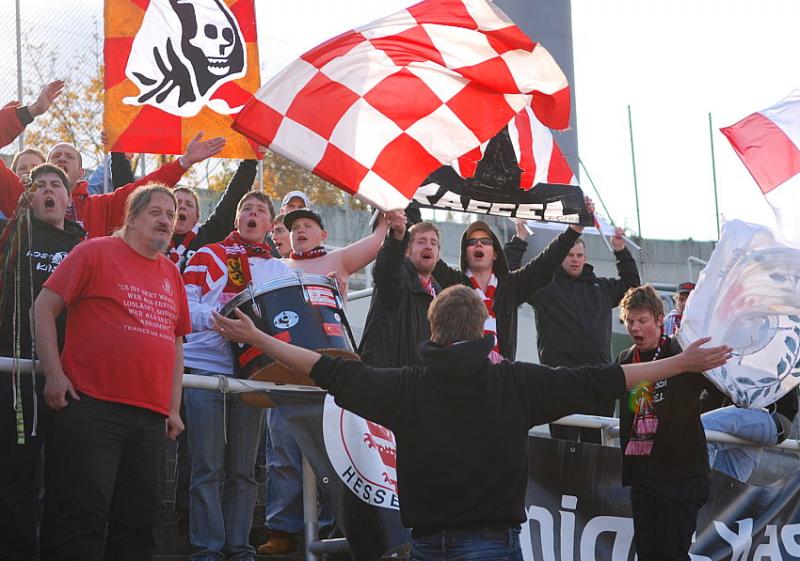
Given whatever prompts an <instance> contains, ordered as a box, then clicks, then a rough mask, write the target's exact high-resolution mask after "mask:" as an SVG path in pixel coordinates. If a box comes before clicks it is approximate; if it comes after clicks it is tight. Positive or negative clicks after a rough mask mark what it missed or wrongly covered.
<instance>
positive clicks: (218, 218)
mask: <svg viewBox="0 0 800 561" xmlns="http://www.w3.org/2000/svg"><path fill="white" fill-rule="evenodd" d="M257 166H258V161H257V160H242V161H241V163H239V167H238V168H237V169H236V173H235V174H234V176H233V179H231V182H230V183H228V186H227V187H226V188H225V192H224V193H222V197H221V198H220V200H219V202H218V203H217V207H216V208H215V209H214V212H212V213H211V216H209V217H208V219H207V220H206V221H205V222H204V223H203V225H202V226H200V232H201V233H202V235H203V237H204V238H205V240H206V243H213V242H219V241H222V240H223V239H224V238H225V236H227V235H228V234H230V233H231V230H233V221H234V220H235V219H236V205H238V204H239V199H241V198H242V197H243V196H244V194H245V193H247V192H248V191H249V190H250V189H252V187H253V181H255V178H256V168H257ZM198 211H199V209H198Z"/></svg>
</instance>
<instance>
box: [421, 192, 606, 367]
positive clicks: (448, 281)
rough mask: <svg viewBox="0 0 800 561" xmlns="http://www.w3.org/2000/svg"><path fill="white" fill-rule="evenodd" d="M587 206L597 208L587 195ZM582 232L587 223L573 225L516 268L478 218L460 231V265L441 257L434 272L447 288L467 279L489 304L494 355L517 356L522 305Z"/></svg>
mask: <svg viewBox="0 0 800 561" xmlns="http://www.w3.org/2000/svg"><path fill="white" fill-rule="evenodd" d="M586 208H587V210H588V212H589V213H594V204H593V203H592V200H591V199H590V198H588V197H587V198H586ZM581 232H583V226H579V225H571V226H570V227H569V228H567V230H566V231H564V232H563V233H561V234H560V235H559V236H558V237H557V238H556V239H555V240H553V241H552V242H550V244H549V245H548V246H547V247H546V248H545V249H544V250H543V251H542V252H541V253H540V254H539V255H538V256H536V258H534V259H533V260H531V261H530V262H529V263H528V264H527V265H525V266H524V267H522V268H520V269H517V270H515V271H511V270H510V269H509V266H508V261H507V259H506V255H505V252H504V251H503V248H502V245H501V244H500V240H499V239H498V238H497V236H496V235H495V234H494V232H492V229H491V228H490V227H489V225H488V224H486V223H485V222H482V221H477V222H473V223H472V224H470V225H469V226H467V229H466V230H465V231H464V234H463V235H462V236H461V270H458V269H453V268H451V267H449V266H448V265H447V264H446V263H445V262H444V261H441V260H440V261H439V263H438V264H437V265H436V268H435V269H434V271H433V276H434V277H435V278H436V279H437V280H438V281H439V283H440V284H441V285H442V287H443V288H446V287H448V286H452V285H455V284H464V285H466V286H469V287H471V288H472V289H473V290H475V293H476V294H477V295H478V296H479V297H480V298H481V300H482V301H483V302H484V304H485V305H486V310H487V312H488V314H489V315H488V318H487V319H486V323H485V325H484V330H485V332H486V333H491V334H493V335H494V337H495V344H494V348H493V349H492V352H491V354H490V358H491V360H492V361H493V362H500V361H501V360H502V359H504V358H507V359H509V360H514V358H515V355H516V352H517V308H519V306H520V305H521V304H523V303H524V302H525V301H527V300H528V299H530V298H531V297H532V296H533V294H534V293H535V292H536V291H537V290H539V289H540V288H542V287H544V286H545V285H547V284H548V283H549V282H550V281H551V280H552V278H553V273H554V272H555V271H556V269H557V268H558V267H559V266H560V265H561V262H562V261H563V260H564V258H565V257H566V256H567V254H568V253H569V250H570V249H571V248H572V246H573V245H574V244H575V240H577V239H578V237H579V236H580V235H581Z"/></svg>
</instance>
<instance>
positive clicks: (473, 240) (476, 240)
mask: <svg viewBox="0 0 800 561" xmlns="http://www.w3.org/2000/svg"><path fill="white" fill-rule="evenodd" d="M479 243H480V244H481V245H494V240H493V239H492V238H470V239H468V240H467V246H470V247H471V246H474V245H478V244H479Z"/></svg>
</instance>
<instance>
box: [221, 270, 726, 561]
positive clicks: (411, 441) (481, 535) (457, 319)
mask: <svg viewBox="0 0 800 561" xmlns="http://www.w3.org/2000/svg"><path fill="white" fill-rule="evenodd" d="M237 316H238V317H239V318H240V319H238V320H233V319H227V318H223V317H222V316H220V315H219V314H216V315H215V322H216V329H217V331H218V332H219V333H220V334H221V335H222V336H223V337H226V338H228V339H230V340H232V341H238V342H246V343H250V344H251V345H253V346H255V347H258V348H260V349H262V350H263V351H264V352H266V353H267V354H268V355H270V356H272V357H273V358H274V359H276V360H278V361H280V362H282V363H284V364H285V365H287V366H288V367H290V368H292V369H293V370H295V371H297V372H300V373H307V374H310V375H311V377H312V378H313V379H314V380H315V381H316V382H317V383H318V384H319V385H320V386H321V387H323V388H325V389H327V390H328V391H329V392H330V393H331V394H332V395H333V396H334V397H335V398H336V403H337V404H338V405H339V406H341V407H343V408H346V409H349V410H350V411H353V412H354V413H356V414H358V415H361V416H363V417H364V418H366V419H369V420H371V421H373V422H376V423H380V424H382V425H384V426H385V427H386V428H389V429H391V430H392V431H394V434H395V438H396V441H397V476H398V486H399V488H400V489H401V493H402V497H401V507H400V516H401V519H402V521H403V525H404V526H406V527H410V528H412V533H411V535H412V540H411V556H410V558H411V559H412V560H419V559H426V560H432V559H448V558H456V557H457V556H458V555H460V554H464V553H470V554H471V556H470V559H473V560H476V561H478V560H488V559H499V558H503V559H509V560H513V561H521V560H522V553H521V550H520V544H519V532H520V529H519V527H520V524H521V523H522V522H524V521H525V520H526V519H527V517H526V514H525V502H524V501H525V487H526V482H527V454H528V430H529V429H530V428H531V427H532V426H534V425H537V424H541V423H545V422H547V421H550V420H553V419H557V418H559V417H562V416H564V415H568V414H570V413H572V412H574V411H576V410H578V409H580V408H582V407H585V406H587V405H589V404H591V403H594V402H598V401H602V400H604V399H608V398H610V397H612V396H614V395H618V394H619V393H620V392H623V391H624V390H625V388H630V387H633V386H635V385H636V384H639V383H641V382H644V381H648V380H659V379H663V378H667V377H670V376H674V375H676V374H679V373H681V372H687V371H700V370H707V369H710V368H714V367H717V366H719V365H721V364H724V363H725V362H726V360H727V359H728V358H729V357H730V350H731V349H730V348H729V347H715V348H709V349H702V348H700V345H702V344H704V343H706V342H707V341H708V339H700V340H698V341H696V342H694V343H693V344H691V345H690V346H689V347H687V349H686V350H685V351H684V352H683V353H681V354H679V355H676V356H674V357H671V358H669V359H664V360H661V361H657V362H650V363H642V364H629V365H625V366H619V365H604V366H592V367H582V368H564V369H559V370H555V369H552V368H549V367H547V366H540V365H536V364H526V363H522V362H518V363H512V362H509V361H502V362H500V363H498V364H492V363H491V361H490V360H489V353H490V352H491V350H492V347H493V346H494V340H493V337H490V336H488V335H487V336H484V321H485V320H486V317H487V312H486V308H485V306H484V304H483V302H482V301H481V300H480V298H479V297H478V296H477V295H476V294H475V293H474V292H473V291H472V290H470V289H469V288H466V287H463V286H455V287H451V288H448V289H446V290H444V291H443V292H442V293H441V294H440V295H439V296H437V297H436V299H435V300H434V301H433V303H432V304H431V307H430V309H429V316H428V317H429V319H430V323H431V339H430V341H428V342H425V343H422V344H421V345H420V356H421V357H422V361H423V363H424V366H406V367H403V368H374V367H371V366H368V365H366V364H364V363H361V362H358V361H350V360H342V359H339V358H331V357H328V356H321V355H319V354H318V353H316V352H314V351H309V350H305V349H300V348H298V347H294V346H292V345H289V344H287V343H284V342H282V341H279V340H277V339H274V338H272V337H270V336H269V335H266V334H265V333H262V332H260V331H258V330H257V329H256V328H255V326H254V325H253V323H252V321H250V320H249V319H248V318H247V317H246V316H245V315H244V314H241V313H237ZM476 481H480V482H481V484H480V485H476V484H475V482H476ZM479 552H480V553H483V555H480V554H479Z"/></svg>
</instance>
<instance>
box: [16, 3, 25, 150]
mask: <svg viewBox="0 0 800 561" xmlns="http://www.w3.org/2000/svg"><path fill="white" fill-rule="evenodd" d="M19 11H20V6H19V0H17V2H16V17H15V25H16V29H17V98H18V100H19V102H20V103H22V24H21V23H20V17H19ZM17 142H18V143H19V149H20V150H22V149H23V148H24V147H25V131H24V130H23V131H22V132H21V133H20V134H19V138H18V139H17Z"/></svg>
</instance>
